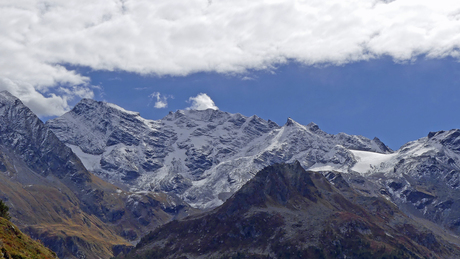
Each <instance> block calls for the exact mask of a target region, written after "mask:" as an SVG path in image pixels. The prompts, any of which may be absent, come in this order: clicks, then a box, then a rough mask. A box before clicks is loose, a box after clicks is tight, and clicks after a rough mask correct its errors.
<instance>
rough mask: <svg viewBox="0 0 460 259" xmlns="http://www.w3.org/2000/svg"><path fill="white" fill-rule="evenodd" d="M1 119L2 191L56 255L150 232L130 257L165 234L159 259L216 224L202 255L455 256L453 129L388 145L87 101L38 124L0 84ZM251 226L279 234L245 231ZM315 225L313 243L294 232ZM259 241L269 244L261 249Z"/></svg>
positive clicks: (296, 127) (459, 152)
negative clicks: (148, 115)
mask: <svg viewBox="0 0 460 259" xmlns="http://www.w3.org/2000/svg"><path fill="white" fill-rule="evenodd" d="M0 123H1V124H0V178H1V179H0V199H2V200H4V201H6V203H7V204H8V205H9V206H10V208H11V210H10V212H11V216H12V221H13V222H14V223H16V224H17V225H18V227H19V228H20V229H21V230H23V231H24V232H25V233H27V234H30V235H31V236H32V237H33V238H36V239H40V240H42V242H43V243H44V244H45V245H47V246H48V247H50V248H51V249H53V250H54V251H55V252H56V253H57V254H58V256H59V257H62V258H109V257H111V256H114V255H117V254H126V253H127V252H128V251H129V250H130V249H131V248H132V247H133V245H135V244H137V242H139V240H140V239H141V237H142V236H144V235H146V234H147V233H149V232H150V231H153V232H151V234H149V235H147V236H146V237H145V238H143V239H142V240H141V241H140V243H139V244H138V245H137V248H136V249H135V250H134V251H133V252H132V253H131V254H130V255H132V256H143V255H145V254H149V253H150V254H151V251H152V250H150V249H151V248H154V247H157V248H158V245H159V244H165V242H169V243H171V242H172V241H171V240H176V242H179V243H180V244H175V245H174V246H173V247H175V248H177V249H176V250H174V249H175V248H174V249H172V250H168V249H163V250H161V249H160V250H161V251H162V253H164V255H165V256H166V255H167V256H169V257H171V258H173V257H175V256H179V255H180V256H182V255H183V256H187V255H192V257H199V256H200V255H199V254H200V252H197V251H196V250H193V249H192V247H193V248H197V247H200V246H199V245H198V244H196V243H194V242H195V241H193V242H191V241H190V240H202V241H203V240H207V241H206V242H208V241H209V240H211V239H212V240H220V241H222V240H223V239H222V238H224V236H225V235H224V236H222V235H223V233H233V234H234V236H231V235H233V234H230V236H228V235H227V234H226V235H227V236H225V237H228V240H224V241H223V242H227V241H228V242H230V243H226V244H227V245H224V246H221V245H219V243H215V244H214V247H206V249H205V250H206V252H203V254H206V255H207V256H217V255H219V254H221V252H223V250H219V249H221V248H222V247H223V248H225V252H226V256H229V258H232V257H234V256H237V255H238V253H240V252H241V251H245V252H244V253H243V254H244V256H249V257H251V256H255V257H254V258H258V257H257V256H262V257H263V256H265V255H268V256H274V257H277V256H279V255H278V254H276V251H277V250H278V249H277V247H278V248H281V247H295V249H294V248H293V249H291V250H289V249H288V250H286V253H288V254H289V256H292V257H294V258H295V256H294V253H295V254H297V255H302V254H303V253H305V255H317V256H318V258H320V257H321V256H324V257H325V258H336V257H334V254H329V253H328V252H326V251H335V252H336V254H335V255H336V256H337V258H341V257H338V256H339V254H342V255H344V256H348V257H351V258H360V257H359V255H357V254H355V253H354V252H353V251H355V250H356V246H355V245H356V243H353V244H348V245H347V243H346V240H347V238H351V239H352V240H355V241H356V242H358V243H360V242H361V243H360V244H362V245H363V246H358V247H362V248H363V249H362V250H359V249H358V250H357V251H361V252H360V253H362V254H379V255H381V256H394V255H395V256H396V258H398V257H397V256H398V255H399V256H400V257H399V258H403V256H402V255H409V256H411V257H413V258H423V257H431V255H430V253H432V257H435V258H436V257H437V258H443V257H452V258H455V257H456V256H457V255H459V254H460V253H457V252H458V251H459V250H458V244H457V243H458V240H457V239H458V238H457V237H456V236H455V235H458V234H460V220H459V219H460V208H459V206H460V203H459V199H458V197H460V196H459V193H458V192H459V186H460V182H459V181H460V179H459V177H460V176H459V172H460V167H459V165H460V130H450V131H439V132H430V133H428V135H427V136H426V137H424V138H421V139H418V140H415V141H412V142H409V143H407V144H405V145H403V146H402V147H401V148H400V149H398V150H396V151H394V150H391V149H390V148H389V147H387V146H386V145H385V144H384V143H382V141H380V140H379V139H378V138H374V139H368V138H365V137H363V136H355V135H348V134H345V133H339V134H336V135H333V134H328V133H326V132H324V131H322V130H321V129H320V128H319V126H318V125H316V124H314V123H310V124H308V125H301V124H299V123H297V122H295V121H294V120H292V119H290V118H288V120H287V122H286V123H285V124H284V125H282V126H280V125H278V124H276V123H274V122H272V121H270V120H268V121H266V120H264V119H261V118H259V117H257V116H255V115H254V116H251V117H246V116H244V115H241V114H230V113H227V112H223V111H219V110H211V109H208V110H179V111H176V112H170V113H169V114H168V115H167V116H165V117H164V118H163V119H160V120H147V119H144V118H142V117H141V116H140V114H139V113H136V112H132V111H127V110H125V109H123V108H121V107H119V106H117V105H114V104H110V103H106V102H98V101H94V100H91V99H83V100H82V101H81V102H79V103H78V104H77V105H76V106H75V107H74V108H73V109H72V110H70V111H69V112H67V113H66V114H64V115H62V116H60V117H58V118H55V119H52V120H49V121H47V122H46V124H44V123H43V122H42V121H40V119H39V118H38V117H37V116H35V115H34V114H33V113H32V112H31V111H30V110H29V109H28V108H27V107H26V106H24V105H23V104H22V102H21V101H20V100H18V99H17V98H15V97H14V96H12V95H11V94H9V93H8V92H0ZM273 166H274V167H273ZM305 170H307V171H305ZM267 172H270V173H267ZM260 175H262V176H260ZM261 177H262V178H261ZM268 180H270V181H268ZM267 181H268V182H267ZM298 181H301V182H298ZM270 182H273V183H276V184H270ZM303 184H306V185H305V186H303ZM258 188H259V189H260V190H257V189H258ZM262 190H264V191H262ZM308 193H310V194H308ZM307 194H308V195H307ZM286 195H287V196H286ZM305 195H306V196H305ZM248 199H249V200H248ZM296 206H297V207H296ZM299 206H300V207H299ZM231 208H233V209H231ZM307 208H308V209H307ZM310 209H312V210H311V211H310ZM200 210H201V214H199V215H198V214H197V213H199V211H200ZM229 211H230V212H229ZM231 211H233V212H231ZM229 213H230V214H229ZM232 213H233V214H232ZM311 213H313V214H311ZM315 213H316V214H315ZM225 215H227V216H225ZM184 217H187V218H186V219H183V218H184ZM277 217H281V218H282V220H281V218H277ZM262 221H263V222H266V221H267V222H268V226H273V228H274V229H272V230H273V231H275V232H277V231H278V232H279V231H281V230H282V229H284V231H285V232H283V233H279V235H278V236H268V234H269V233H265V232H264V231H265V230H263V229H258V230H254V229H253V230H251V228H250V227H249V228H246V227H247V226H250V224H254V225H255V226H259V225H260V226H261V227H262V226H263V224H262V225H261V222H262ZM168 222H169V223H168ZM206 222H214V223H216V222H219V225H220V224H224V226H228V228H226V227H223V228H216V229H211V228H210V229H208V230H209V232H206V233H205V232H202V230H200V227H198V226H201V229H203V228H204V229H206V224H207V223H206ZM299 222H300V223H299ZM214 223H213V224H214ZM272 223H273V224H272ZM194 224H198V225H197V227H196V228H194V227H192V228H187V226H195V225H194ZM216 224H217V223H216ZM248 224H249V225H248ZM296 224H297V225H299V227H295V226H294V225H296ZM312 224H313V225H315V226H318V229H317V230H315V231H313V232H312V233H311V234H312V235H311V239H308V240H307V241H305V244H303V243H302V244H301V243H298V242H297V241H295V240H297V239H298V238H301V237H302V236H303V235H305V233H307V232H308V230H309V229H310V228H311V227H312ZM350 224H351V225H350ZM245 226H246V227H245ZM346 226H348V227H346ZM350 226H351V227H350ZM275 228H276V229H275ZM344 228H345V229H347V228H348V229H350V230H349V231H348V230H343V229H344ZM245 229H246V230H247V231H246V230H245ZM196 231H198V232H196ZM199 231H201V232H199ZM286 231H287V232H286ZM347 231H348V232H347ZM369 231H370V232H369ZM259 232H260V235H259V236H258V234H257V233H259ZM155 233H156V234H155ZM160 233H161V234H160ZM168 233H169V234H168ZM186 233H188V234H186ZM238 233H239V234H238ZM241 233H243V234H241ZM329 234H330V235H329ZM198 235H199V236H200V238H198ZM239 235H243V236H244V237H242V236H239ZM182 238H183V239H182ZM209 238H210V239H209ZM264 238H273V240H272V241H270V242H268V243H267V244H266V245H265V246H263V245H261V240H262V239H264ZM334 238H336V239H334ZM187 240H188V241H187ZM270 240H271V239H270ZM280 240H284V241H283V242H284V243H283V242H281V241H280ZM321 240H325V241H324V242H326V241H327V240H330V241H331V242H335V241H334V240H338V242H339V243H340V244H342V245H334V247H335V248H334V249H335V250H334V249H333V248H332V247H330V244H329V243H327V242H326V243H327V244H326V243H321V242H320V241H321ZM220 241H219V242H220ZM196 242H198V241H196ZM200 242H201V241H200ZM203 242H204V241H203ZM216 242H217V241H216ZM248 242H249V243H248ZM251 242H252V243H251ZM353 242H354V241H353ZM376 242H377V243H376ZM248 244H252V245H248ZM336 244H337V242H336ZM398 244H399V245H398ZM433 244H436V246H438V245H440V246H441V248H439V249H438V248H436V247H435V245H433ZM401 245H402V246H401ZM376 247H377V248H378V247H380V248H379V249H380V250H378V249H377V248H376ZM382 247H384V249H383V248H382ZM336 248H337V249H338V250H337V249H336ZM331 249H332V250H331ZM376 249H377V250H376ZM156 250H158V249H156ZM379 251H380V252H379ZM291 252H292V253H293V254H290V253H291ZM157 255H158V254H157ZM157 255H156V256H157ZM286 256H288V255H286ZM348 257H347V258H348ZM241 258H245V257H241ZM343 258H345V257H343Z"/></svg>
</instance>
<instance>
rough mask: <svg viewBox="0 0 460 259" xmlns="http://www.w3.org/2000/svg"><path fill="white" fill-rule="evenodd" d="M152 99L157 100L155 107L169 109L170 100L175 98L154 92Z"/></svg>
mask: <svg viewBox="0 0 460 259" xmlns="http://www.w3.org/2000/svg"><path fill="white" fill-rule="evenodd" d="M150 98H152V99H156V101H155V105H154V107H155V108H157V109H162V108H166V107H168V99H169V98H174V97H173V96H172V95H163V96H162V95H161V94H160V93H159V92H154V93H152V94H151V95H150Z"/></svg>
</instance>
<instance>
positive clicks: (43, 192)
mask: <svg viewBox="0 0 460 259" xmlns="http://www.w3.org/2000/svg"><path fill="white" fill-rule="evenodd" d="M0 199H2V200H4V201H5V202H6V204H7V205H8V206H9V207H10V214H11V216H12V221H13V222H14V223H15V224H17V225H18V226H19V228H20V229H21V230H22V231H24V232H26V233H27V234H29V235H31V236H32V237H33V238H36V239H40V240H41V241H42V242H43V244H45V245H46V246H48V247H50V248H51V249H53V250H54V251H55V252H56V253H57V254H58V256H59V257H60V258H110V257H111V256H113V255H115V254H117V253H119V252H123V251H126V249H129V247H130V246H132V243H130V242H133V241H135V240H137V239H139V238H140V237H141V236H142V235H144V234H145V233H147V232H148V231H149V230H151V229H153V228H155V227H156V226H158V225H160V224H163V223H165V222H167V221H169V220H171V219H173V218H175V217H177V216H181V215H184V214H187V211H189V210H191V211H193V209H191V208H189V206H188V205H187V204H185V203H184V202H182V200H180V199H179V198H177V197H174V196H169V195H166V194H162V193H149V192H142V193H130V192H126V191H123V190H121V189H119V188H117V187H116V186H114V185H112V184H108V183H106V182H104V181H102V180H101V179H100V178H98V177H96V176H94V175H93V174H92V173H90V172H88V171H87V170H86V169H85V167H84V166H83V164H82V163H81V161H80V159H79V158H78V157H77V156H76V155H75V154H74V153H73V152H72V150H71V149H70V148H68V147H67V146H66V145H65V144H63V143H62V142H61V141H60V140H59V139H58V138H57V137H56V136H55V134H54V133H53V132H52V131H51V130H49V128H48V127H46V126H45V125H44V123H43V122H42V121H40V120H39V119H38V117H37V116H35V114H33V113H32V112H31V111H30V110H29V109H28V108H27V107H26V106H24V105H23V104H22V102H21V101H20V100H19V99H17V98H16V97H14V96H12V95H11V94H9V93H8V92H6V91H4V92H0Z"/></svg>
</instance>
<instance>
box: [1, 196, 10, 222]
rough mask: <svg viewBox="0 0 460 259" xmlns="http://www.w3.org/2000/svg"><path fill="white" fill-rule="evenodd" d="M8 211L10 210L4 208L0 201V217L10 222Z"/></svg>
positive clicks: (4, 205)
mask: <svg viewBox="0 0 460 259" xmlns="http://www.w3.org/2000/svg"><path fill="white" fill-rule="evenodd" d="M9 210H10V208H8V206H6V204H5V203H4V202H3V201H2V200H0V217H2V218H5V219H7V220H10V219H11V217H10V214H9V213H8V211H9Z"/></svg>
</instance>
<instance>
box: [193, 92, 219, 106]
mask: <svg viewBox="0 0 460 259" xmlns="http://www.w3.org/2000/svg"><path fill="white" fill-rule="evenodd" d="M188 102H191V103H192V105H191V106H190V107H188V108H187V110H207V109H213V110H219V108H218V107H217V106H216V104H215V103H214V101H213V100H212V99H211V97H209V96H208V95H207V94H204V93H200V94H198V95H197V96H195V97H190V98H189V99H188Z"/></svg>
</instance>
